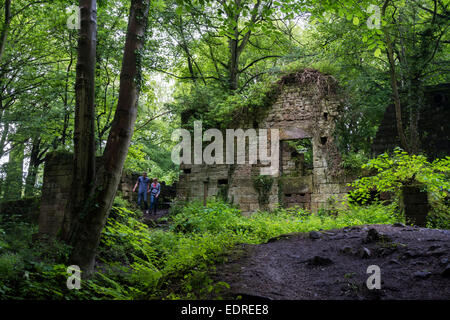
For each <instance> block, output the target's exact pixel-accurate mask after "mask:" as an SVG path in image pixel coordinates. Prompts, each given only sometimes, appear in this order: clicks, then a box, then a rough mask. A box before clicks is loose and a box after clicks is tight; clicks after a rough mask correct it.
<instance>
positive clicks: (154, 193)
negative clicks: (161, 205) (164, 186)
mask: <svg viewBox="0 0 450 320" xmlns="http://www.w3.org/2000/svg"><path fill="white" fill-rule="evenodd" d="M148 192H149V193H150V211H152V212H153V213H154V214H156V206H157V203H158V197H159V194H160V193H161V185H160V184H159V183H158V178H154V179H153V182H152V183H151V184H150V187H149V190H148Z"/></svg>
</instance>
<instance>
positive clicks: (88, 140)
mask: <svg viewBox="0 0 450 320" xmlns="http://www.w3.org/2000/svg"><path fill="white" fill-rule="evenodd" d="M79 5H80V10H81V29H80V35H79V40H78V62H77V75H76V83H75V94H76V104H75V130H74V138H73V140H74V169H73V180H72V201H69V203H68V208H67V209H66V215H65V217H64V220H65V223H64V226H65V228H63V232H62V238H63V239H64V240H68V239H69V238H70V237H71V230H72V227H71V224H72V223H76V221H77V217H78V215H80V213H83V212H85V211H86V210H87V209H88V208H86V206H88V205H89V203H88V202H87V201H86V200H87V199H89V198H90V196H91V194H92V191H93V188H94V178H95V136H94V134H95V129H94V128H95V127H94V121H95V106H94V103H95V61H96V60H95V54H96V44H97V39H96V38H97V2H96V0H80V2H79Z"/></svg>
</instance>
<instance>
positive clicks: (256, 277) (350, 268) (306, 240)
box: [213, 224, 450, 300]
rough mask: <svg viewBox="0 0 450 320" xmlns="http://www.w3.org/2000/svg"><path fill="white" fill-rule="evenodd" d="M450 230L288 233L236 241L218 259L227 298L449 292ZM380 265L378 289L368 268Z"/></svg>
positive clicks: (433, 295) (447, 295) (448, 295)
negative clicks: (229, 251) (256, 242)
mask: <svg viewBox="0 0 450 320" xmlns="http://www.w3.org/2000/svg"><path fill="white" fill-rule="evenodd" d="M449 260H450V230H433V229H425V228H418V227H410V226H404V225H402V224H395V225H364V226H357V227H346V228H343V229H336V230H327V231H317V232H315V231H313V232H310V233H299V234H289V235H284V236H280V237H277V238H276V239H271V240H269V242H268V243H265V244H260V245H242V246H241V247H239V248H236V250H235V251H234V254H232V256H231V260H229V261H228V262H227V263H224V264H221V265H218V266H217V270H216V272H215V274H214V275H213V278H214V280H216V281H225V282H227V283H228V284H229V285H230V289H229V290H228V292H226V293H225V294H222V297H224V298H235V297H237V296H241V297H242V299H273V300H279V299H282V300H304V299H306V300H330V299H331V300H342V299H357V300H365V299H383V300H384V299H401V300H403V299H439V300H442V299H445V300H448V299H450V262H449ZM371 265H376V266H379V267H380V270H381V289H379V290H378V289H372V290H369V289H368V288H367V285H366V281H367V279H368V278H369V277H370V276H371V275H372V272H371V273H367V268H368V267H369V266H371Z"/></svg>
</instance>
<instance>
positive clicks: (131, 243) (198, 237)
mask: <svg viewBox="0 0 450 320" xmlns="http://www.w3.org/2000/svg"><path fill="white" fill-rule="evenodd" d="M122 203H123V201H122ZM165 219H166V220H167V226H166V227H164V228H163V229H161V228H156V229H149V228H148V226H147V225H145V224H143V223H142V222H140V221H139V220H140V214H139V213H136V212H133V211H130V210H129V209H126V208H124V207H115V208H114V210H113V213H112V215H111V217H110V218H109V219H108V223H107V227H106V228H105V230H104V231H103V236H102V240H101V247H100V252H99V258H98V262H97V271H98V272H97V273H96V276H95V278H94V279H91V280H88V281H82V283H81V289H80V290H71V291H70V290H68V289H67V287H66V281H67V276H68V273H66V268H67V265H66V263H67V253H68V249H69V248H67V247H66V246H65V245H63V244H61V243H59V242H54V243H51V242H44V243H43V245H41V244H40V243H39V242H38V243H33V241H32V234H33V233H34V232H36V226H34V225H32V224H26V223H20V216H13V217H12V218H11V220H9V221H2V223H1V226H2V227H1V229H0V231H1V232H0V273H1V274H2V284H1V287H0V298H2V299H5V298H15V299H17V298H20V299H24V298H25V299H157V298H170V299H175V298H190V299H198V298H207V297H216V298H217V297H220V295H221V294H222V292H223V290H226V288H227V284H226V283H222V282H219V283H215V282H213V280H212V279H211V277H210V273H211V272H212V271H213V269H214V264H215V263H220V262H224V261H226V259H227V254H229V253H230V252H231V251H230V250H231V249H233V248H234V246H235V245H236V244H239V243H250V244H258V243H264V242H267V241H268V240H269V239H271V238H273V237H277V236H279V235H282V234H286V233H291V232H307V231H312V230H319V229H333V228H341V227H344V226H352V225H361V224H371V223H394V222H397V221H401V219H400V218H399V217H397V215H396V214H395V208H394V207H393V206H390V207H385V206H380V205H374V206H371V207H366V208H363V207H353V208H350V209H348V210H346V211H342V212H340V213H339V214H338V215H337V216H334V215H328V214H326V213H322V214H321V215H312V214H311V213H309V212H308V211H304V210H301V209H295V208H293V209H289V210H286V209H278V210H276V211H274V212H270V213H269V212H258V213H256V214H254V215H252V216H251V217H246V216H243V215H241V213H240V211H239V210H238V209H236V208H233V207H231V206H229V205H227V204H225V203H223V202H220V201H215V200H212V201H210V202H208V205H207V206H206V207H203V205H202V204H201V203H197V202H194V203H189V204H187V205H179V206H176V207H175V208H174V209H173V211H172V213H171V214H170V215H169V216H168V217H167V218H165Z"/></svg>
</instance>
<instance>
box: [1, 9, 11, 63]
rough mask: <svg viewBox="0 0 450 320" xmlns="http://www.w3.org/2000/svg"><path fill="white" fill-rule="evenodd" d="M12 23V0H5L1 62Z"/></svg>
mask: <svg viewBox="0 0 450 320" xmlns="http://www.w3.org/2000/svg"><path fill="white" fill-rule="evenodd" d="M10 24H11V0H5V22H4V24H3V28H2V31H1V33H0V63H1V62H2V59H3V53H4V52H5V47H6V40H7V38H8V30H9V26H10Z"/></svg>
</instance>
